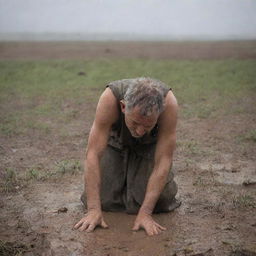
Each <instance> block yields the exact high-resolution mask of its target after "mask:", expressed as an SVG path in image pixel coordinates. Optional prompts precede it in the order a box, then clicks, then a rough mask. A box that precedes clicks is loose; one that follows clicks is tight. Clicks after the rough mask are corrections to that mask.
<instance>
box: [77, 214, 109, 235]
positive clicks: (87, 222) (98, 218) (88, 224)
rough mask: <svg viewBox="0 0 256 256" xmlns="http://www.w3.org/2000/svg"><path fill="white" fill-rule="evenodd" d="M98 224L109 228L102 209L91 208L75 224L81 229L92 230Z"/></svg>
mask: <svg viewBox="0 0 256 256" xmlns="http://www.w3.org/2000/svg"><path fill="white" fill-rule="evenodd" d="M97 226H100V227H102V228H108V225H107V224H106V222H105V221H104V219H103V216H102V212H101V211H95V210H91V211H89V212H88V213H86V214H85V216H84V217H83V218H82V219H81V220H80V221H79V222H78V223H77V224H76V225H75V226H74V228H75V229H79V230H80V231H86V232H92V231H93V230H94V229H95V228H96V227H97Z"/></svg>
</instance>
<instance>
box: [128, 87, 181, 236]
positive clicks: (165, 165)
mask: <svg viewBox="0 0 256 256" xmlns="http://www.w3.org/2000/svg"><path fill="white" fill-rule="evenodd" d="M177 110H178V105H177V101H176V99H175V97H174V95H173V93H172V92H171V91H170V92H169V93H168V94H167V96H166V101H165V110H164V112H163V113H162V114H161V115H160V117H159V122H158V124H159V132H158V139H157V145H156V152H155V159H154V169H153V172H152V174H151V176H150V178H149V181H148V185H147V190H146V194H145V198H144V201H143V204H142V206H141V208H140V210H139V213H138V215H137V218H136V220H135V223H134V227H133V230H138V229H139V228H144V229H145V231H146V233H147V234H148V235H156V234H158V233H160V232H161V231H162V230H165V228H164V227H162V226H161V225H159V224H158V223H157V222H155V221H154V220H153V218H152V212H153V210H154V207H155V205H156V202H157V200H158V198H159V196H160V194H161V192H162V191H163V189H164V186H165V184H166V181H167V177H168V174H169V171H170V168H171V166H172V158H173V152H174V149H175V144H176V124H177Z"/></svg>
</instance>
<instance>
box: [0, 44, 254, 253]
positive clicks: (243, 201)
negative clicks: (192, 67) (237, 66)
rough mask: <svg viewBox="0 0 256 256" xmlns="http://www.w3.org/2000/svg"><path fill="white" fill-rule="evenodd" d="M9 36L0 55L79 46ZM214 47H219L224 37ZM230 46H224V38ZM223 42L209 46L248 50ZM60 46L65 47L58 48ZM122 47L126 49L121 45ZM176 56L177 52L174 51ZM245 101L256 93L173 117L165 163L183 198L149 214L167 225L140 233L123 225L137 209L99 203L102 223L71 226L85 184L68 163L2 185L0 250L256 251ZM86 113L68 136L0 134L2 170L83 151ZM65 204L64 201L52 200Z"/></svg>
mask: <svg viewBox="0 0 256 256" xmlns="http://www.w3.org/2000/svg"><path fill="white" fill-rule="evenodd" d="M249 43H251V42H249ZM223 44H224V43H223ZM13 45H14V44H10V45H9V46H8V45H6V46H4V47H3V45H1V51H0V58H1V59H4V58H7V59H15V58H18V59H20V58H21V59H23V58H25V59H37V58H40V56H41V57H42V56H47V58H48V57H49V58H51V56H52V57H53V58H58V57H61V56H63V57H64V58H72V57H74V58H78V55H76V54H75V53H74V52H76V49H77V51H78V52H79V51H80V50H79V47H78V48H72V50H69V49H70V48H69V46H68V47H67V46H65V47H66V48H65V47H64V46H63V45H60V46H59V47H60V48H59V47H58V45H57V44H56V45H55V43H54V44H53V45H55V46H54V47H55V48H56V49H59V51H57V53H56V55H51V54H52V53H53V52H52V49H53V48H51V46H49V45H47V47H45V48H44V47H43V49H42V45H44V44H38V45H36V44H34V43H33V45H34V46H33V47H32V48H33V49H32V50H31V51H30V50H28V49H29V47H31V45H30V44H25V43H22V44H20V45H19V44H18V45H16V46H17V49H15V47H14V46H13ZM100 45H101V47H102V48H101V49H110V52H109V51H106V52H105V54H106V55H107V54H110V53H111V52H114V50H112V48H110V47H111V45H108V44H106V45H104V44H100ZM148 45H150V44H148ZM210 45H211V44H210ZM160 46H161V45H160ZM215 46H216V45H215ZM8 47H9V48H8ZM48 47H49V48H48ZM72 47H73V46H72ZM88 47H89V46H88ZM90 47H91V48H93V47H94V45H93V44H92V45H90ZM95 47H96V48H93V49H94V51H95V52H97V54H99V55H97V56H100V54H101V52H100V51H99V52H98V48H97V47H98V46H97V45H96V46H95ZM119 47H121V46H119ZM122 47H123V46H122ZM127 47H128V46H127ZM130 47H135V44H131V46H130ZM138 47H139V46H138ZM148 47H149V46H148ZM154 47H156V48H157V47H159V45H158V46H152V53H151V51H150V50H148V51H149V52H150V53H148V56H149V57H152V55H150V54H155V56H158V57H159V58H162V57H163V56H162V52H161V51H162V50H160V52H159V55H157V53H156V52H157V50H156V48H154ZM177 47H181V46H178V45H177ZM182 47H185V46H184V45H183V46H182ZM187 47H188V48H186V49H187V50H186V52H187V53H186V54H187V56H193V54H197V58H203V56H204V54H206V52H207V51H205V49H206V48H207V49H209V47H212V46H209V45H206V44H205V46H203V47H201V46H200V47H199V46H198V45H197V46H195V48H196V47H198V48H197V49H198V50H196V51H193V50H192V49H194V48H191V46H190V45H189V46H187ZM216 47H217V46H216ZM219 47H223V45H222V43H221V44H220V45H219ZM230 47H231V49H232V45H231V46H230ZM241 47H242V46H241ZM39 48H40V50H39ZM55 48H54V49H55ZM224 48H225V49H227V52H226V55H225V54H224V53H222V55H219V53H216V55H214V56H215V57H216V58H220V56H222V57H227V56H229V57H234V58H235V57H237V56H240V54H241V56H243V57H241V58H247V57H248V56H247V55H246V54H245V55H243V54H242V53H243V50H241V51H239V53H235V54H233V55H232V54H230V53H229V51H230V49H228V47H227V46H225V47H224ZM242 48H243V47H242ZM21 49H22V50H21ZM26 49H27V50H26ZM36 49H37V50H36ZM120 49H121V48H120ZM136 49H137V50H136V51H135V52H137V54H138V55H137V56H136V57H141V56H140V55H139V54H141V53H138V52H140V48H136ZM149 49H150V48H149ZM158 49H162V46H161V47H159V48H158ZM199 49H201V53H200V54H201V55H200V54H198V52H200V51H199ZM222 49H223V48H222ZM254 49H255V43H254ZM122 50H124V48H122ZM42 51H43V52H44V54H42ZM115 51H117V50H115ZM63 52H66V53H67V55H65V54H64V55H62V53H63ZM195 52H196V53H195ZM71 53H73V55H72V54H71ZM142 53H143V54H146V53H145V52H143V51H142ZM45 54H46V55H45ZM47 54H48V55H47ZM122 54H123V55H125V54H127V55H128V53H127V52H125V53H122ZM134 54H135V53H134ZM177 54H178V53H177ZM208 54H209V55H208V57H207V58H209V59H210V58H215V57H214V56H212V55H211V54H212V53H209V51H208ZM254 54H255V52H254V53H253V52H251V55H250V57H252V58H255V55H254ZM86 56H89V57H92V56H91V55H86ZM97 56H96V55H95V56H94V57H97ZM113 56H114V55H113ZM117 57H118V56H117ZM183 57H184V56H183V55H182V54H181V55H180V58H183ZM42 58H44V57H42ZM253 101H254V102H255V99H251V101H248V102H247V103H246V104H247V105H246V106H244V107H245V109H247V110H248V111H245V113H234V114H231V115H224V116H219V117H216V118H214V119H198V118H186V119H185V118H181V119H180V121H179V124H178V145H177V150H176V152H175V160H174V167H173V171H174V173H175V177H176V178H175V179H176V182H177V183H178V187H179V192H178V198H179V199H180V200H181V201H182V205H181V206H180V207H179V208H178V209H176V210H175V211H174V212H171V213H165V214H157V215H154V218H155V219H156V221H158V222H159V223H160V224H161V225H163V226H165V227H166V228H167V230H166V231H165V232H163V233H162V234H160V235H158V236H155V237H148V236H146V234H145V232H144V231H143V230H141V231H138V232H133V231H131V228H132V226H133V222H134V220H135V216H134V215H127V214H125V213H104V215H105V220H106V222H107V223H108V225H109V229H106V230H103V229H100V228H97V229H96V230H95V232H93V233H82V232H79V231H77V230H74V229H73V226H74V224H75V223H76V222H77V221H78V220H79V219H80V218H81V217H82V216H83V213H84V209H83V207H82V204H81V202H80V199H79V198H80V194H81V192H82V190H83V178H82V172H76V173H74V174H65V175H62V176H57V177H54V178H53V177H49V178H47V179H46V180H39V181H36V180H35V181H33V182H30V183H29V184H26V185H24V186H22V185H20V184H18V185H17V186H16V187H15V189H14V191H11V192H9V193H6V192H5V193H1V198H0V208H1V211H0V240H1V241H2V242H1V244H0V255H57V256H58V255H61V256H62V255H70V256H71V255H73V256H75V255H77V256H80V255H81V256H82V255H92V256H97V255H99V256H117V255H118V256H119V255H120V256H122V255H129V256H141V255H147V256H151V255H152V256H156V255H161V256H162V255H164V256H175V255H176V256H185V255H190V256H192V255H194V256H196V255H197V256H199V255H200V256H202V255H203V256H212V255H215V256H222V255H223V256H232V255H233V256H236V255H243V256H244V255H245V256H248V255H255V254H256V217H255V216H256V214H255V212H256V185H255V182H256V168H255V166H256V164H255V163H256V147H255V141H253V140H245V139H241V138H240V137H241V134H245V133H246V132H247V131H249V130H252V129H255V123H256V116H255V113H256V109H255V106H252V104H251V102H253ZM81 107H84V106H81ZM94 109H95V106H93V107H92V106H90V111H91V112H92V113H93V112H94ZM181 111H182V106H181ZM84 116H85V115H84V112H83V111H81V116H80V117H79V118H80V119H81V124H80V125H77V126H76V129H77V132H75V131H73V132H74V134H76V135H75V136H73V137H72V136H71V137H67V138H62V139H60V138H59V137H58V136H57V135H56V134H49V135H47V136H40V135H38V134H33V136H15V137H1V138H0V142H1V144H0V145H1V147H0V153H1V171H3V170H4V169H5V168H6V167H10V166H12V167H14V168H15V167H16V168H18V169H20V170H23V169H25V168H26V167H27V166H31V165H40V166H43V168H45V169H51V167H52V166H53V163H54V162H55V161H57V160H59V159H72V158H73V159H82V158H83V152H84V146H85V145H84V143H83V142H84V140H85V138H84V137H86V135H87V134H88V131H89V129H90V126H91V124H92V118H93V114H90V115H87V116H89V117H87V119H86V127H85V126H84V120H83V119H82V117H84ZM241 124H243V125H241ZM81 131H82V132H81ZM79 133H80V134H81V135H80V136H78V135H77V134H79ZM188 142H190V143H188ZM191 142H193V143H191ZM64 208H66V210H65V211H63V210H62V211H61V210H60V209H64ZM1 253H2V254H1ZM7 253H8V254H7ZM18 253H20V254H18Z"/></svg>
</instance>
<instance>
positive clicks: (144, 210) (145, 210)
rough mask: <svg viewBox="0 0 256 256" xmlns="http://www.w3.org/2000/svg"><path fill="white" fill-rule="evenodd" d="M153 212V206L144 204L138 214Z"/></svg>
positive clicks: (150, 213)
mask: <svg viewBox="0 0 256 256" xmlns="http://www.w3.org/2000/svg"><path fill="white" fill-rule="evenodd" d="M152 212H153V210H152V209H151V208H149V207H146V206H143V205H142V206H141V208H140V210H139V213H138V214H147V215H152Z"/></svg>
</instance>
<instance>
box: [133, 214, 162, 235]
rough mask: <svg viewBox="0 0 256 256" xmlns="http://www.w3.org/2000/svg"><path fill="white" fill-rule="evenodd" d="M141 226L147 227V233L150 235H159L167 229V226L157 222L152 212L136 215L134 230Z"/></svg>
mask: <svg viewBox="0 0 256 256" xmlns="http://www.w3.org/2000/svg"><path fill="white" fill-rule="evenodd" d="M140 228H143V229H145V231H146V233H147V235H149V236H154V235H158V234H160V233H161V232H162V231H164V230H166V228H165V227H163V226H161V225H160V224H158V223H157V222H155V221H154V220H153V218H152V216H151V215H150V214H147V213H141V212H140V213H139V214H138V216H137V217H136V220H135V223H134V226H133V228H132V230H133V231H138V230H139V229H140Z"/></svg>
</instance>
